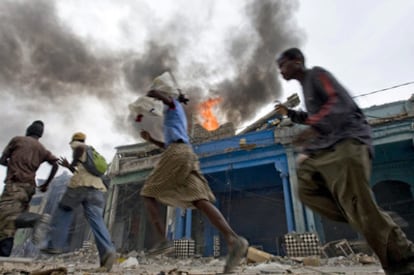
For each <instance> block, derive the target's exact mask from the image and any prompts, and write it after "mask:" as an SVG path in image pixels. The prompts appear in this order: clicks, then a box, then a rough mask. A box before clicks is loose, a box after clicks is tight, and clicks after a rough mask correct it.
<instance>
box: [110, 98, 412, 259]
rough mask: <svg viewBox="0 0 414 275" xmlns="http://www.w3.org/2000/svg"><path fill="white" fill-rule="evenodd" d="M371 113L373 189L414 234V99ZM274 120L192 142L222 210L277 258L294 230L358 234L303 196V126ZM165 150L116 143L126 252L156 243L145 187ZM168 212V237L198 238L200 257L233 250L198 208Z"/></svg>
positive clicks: (329, 235)
mask: <svg viewBox="0 0 414 275" xmlns="http://www.w3.org/2000/svg"><path fill="white" fill-rule="evenodd" d="M364 112H365V114H366V115H367V117H368V119H369V122H370V124H371V125H372V128H373V137H374V145H375V158H374V160H373V170H372V181H371V185H372V188H373V194H374V195H375V198H376V199H377V202H378V204H379V205H380V206H381V207H383V208H384V209H386V210H389V211H394V212H396V213H398V214H400V215H401V216H402V217H403V218H404V219H405V220H407V222H408V224H409V226H408V227H407V228H404V230H405V231H406V233H407V234H408V236H409V237H410V238H411V239H414V230H413V229H412V227H413V225H414V204H413V188H414V187H413V186H414V169H413V168H414V147H413V138H414V99H413V98H410V99H409V100H407V101H398V102H392V103H388V104H384V105H381V106H373V107H370V108H367V109H365V110H364ZM275 119H277V118H276V117H275ZM270 121H271V122H270ZM274 121H275V120H274V119H272V120H270V119H266V121H263V123H271V127H267V126H266V125H262V126H260V127H257V129H259V128H260V129H263V130H258V131H252V132H247V133H243V134H240V135H231V136H228V137H222V138H220V139H218V140H213V141H207V142H200V143H194V144H193V148H194V150H195V152H196V153H197V154H198V156H199V159H200V165H201V168H202V171H203V173H204V175H205V177H206V179H207V180H208V182H209V184H210V187H211V189H212V190H213V192H214V194H215V196H216V199H217V200H216V205H217V207H218V208H219V209H220V211H221V212H222V213H223V215H224V216H225V218H226V219H227V220H228V222H229V223H230V225H231V226H232V227H233V228H234V229H235V230H236V231H237V232H238V233H239V234H241V235H243V236H245V237H246V238H247V239H248V240H249V242H250V244H251V245H253V246H257V247H259V248H261V249H264V250H266V251H268V252H270V253H274V254H277V255H283V254H284V248H283V237H284V235H285V234H286V233H289V232H299V233H300V232H316V233H317V234H318V236H319V238H320V240H321V241H322V242H328V241H332V240H337V239H342V238H347V239H350V240H356V239H359V236H358V234H357V233H356V232H355V231H354V230H352V229H351V228H350V227H349V226H348V225H347V224H340V223H335V222H332V221H329V220H327V219H325V218H323V217H320V216H319V215H317V214H316V213H313V212H312V211H310V210H309V209H307V208H306V207H304V206H303V205H302V203H301V202H300V201H299V200H298V199H297V196H296V195H295V189H296V186H297V178H296V172H295V170H296V164H295V154H296V153H295V151H294V148H293V147H292V145H291V140H292V137H293V136H295V135H296V134H297V133H298V132H299V131H301V130H302V127H301V126H299V125H293V124H291V123H288V122H283V123H279V124H275V122H274ZM263 126H265V127H263ZM161 152H162V151H161V150H160V149H158V148H155V147H154V146H152V145H149V144H146V143H141V144H134V145H126V146H120V147H118V148H117V153H116V155H115V157H114V160H113V163H112V166H111V174H112V176H113V181H112V182H113V184H112V188H111V192H110V194H109V198H108V205H107V209H106V210H107V211H106V219H107V222H108V223H109V228H110V230H111V233H112V236H113V240H114V242H115V244H116V246H117V248H118V249H119V250H120V251H125V252H126V251H131V250H145V249H146V248H149V247H151V246H152V244H153V243H154V242H155V240H154V237H153V236H154V234H153V233H152V228H151V225H150V224H149V222H148V219H147V214H146V211H145V208H144V205H143V202H142V200H141V198H140V196H139V191H140V189H141V187H142V185H143V183H144V181H145V178H146V177H147V176H148V174H149V173H150V171H151V170H152V168H153V167H154V165H155V164H156V162H157V161H158V159H159V157H160V154H161ZM163 213H164V217H165V220H166V224H167V231H168V237H169V238H171V239H174V240H178V239H192V240H194V241H195V246H196V251H195V252H196V253H197V254H200V255H204V256H212V255H214V256H218V255H220V254H221V255H222V254H225V253H226V247H225V245H224V244H223V243H224V242H223V241H222V240H221V238H220V236H219V234H218V232H217V230H215V228H214V227H213V226H212V225H211V224H210V223H209V222H208V221H207V220H206V219H205V218H204V217H203V216H201V215H200V213H198V211H196V210H190V209H175V208H169V207H168V208H167V207H164V208H163Z"/></svg>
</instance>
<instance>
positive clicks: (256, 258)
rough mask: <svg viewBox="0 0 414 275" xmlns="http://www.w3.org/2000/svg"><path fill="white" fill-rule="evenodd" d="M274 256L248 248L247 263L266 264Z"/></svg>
mask: <svg viewBox="0 0 414 275" xmlns="http://www.w3.org/2000/svg"><path fill="white" fill-rule="evenodd" d="M273 257H274V256H273V255H272V254H269V253H267V252H264V251H262V250H259V249H257V248H254V247H249V249H248V250H247V261H248V262H252V263H262V262H267V261H269V260H270V259H272V258H273Z"/></svg>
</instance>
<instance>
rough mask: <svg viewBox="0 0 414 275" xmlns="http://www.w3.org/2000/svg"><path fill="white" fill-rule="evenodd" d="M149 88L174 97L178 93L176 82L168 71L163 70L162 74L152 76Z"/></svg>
mask: <svg viewBox="0 0 414 275" xmlns="http://www.w3.org/2000/svg"><path fill="white" fill-rule="evenodd" d="M150 90H157V91H160V92H163V93H165V94H166V95H167V96H170V97H175V98H176V97H178V96H179V94H180V93H179V91H178V87H177V84H176V83H175V81H174V77H173V76H172V75H171V73H170V72H164V73H163V74H161V75H159V76H157V77H156V78H154V80H153V81H152V84H151V87H150Z"/></svg>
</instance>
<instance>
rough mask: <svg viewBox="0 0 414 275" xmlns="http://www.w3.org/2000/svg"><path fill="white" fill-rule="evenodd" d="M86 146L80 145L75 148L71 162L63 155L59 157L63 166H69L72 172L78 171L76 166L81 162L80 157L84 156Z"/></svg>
mask: <svg viewBox="0 0 414 275" xmlns="http://www.w3.org/2000/svg"><path fill="white" fill-rule="evenodd" d="M84 150H85V148H84V147H83V146H78V147H76V148H75V150H73V160H72V162H71V163H69V161H68V160H67V159H66V158H65V157H61V158H60V159H59V164H60V165H61V166H63V167H66V168H68V169H69V170H70V171H71V172H72V173H74V172H75V171H76V166H77V165H78V163H79V162H80V158H81V157H82V154H83V152H84Z"/></svg>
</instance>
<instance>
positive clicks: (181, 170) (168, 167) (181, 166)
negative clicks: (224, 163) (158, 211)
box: [141, 143, 215, 208]
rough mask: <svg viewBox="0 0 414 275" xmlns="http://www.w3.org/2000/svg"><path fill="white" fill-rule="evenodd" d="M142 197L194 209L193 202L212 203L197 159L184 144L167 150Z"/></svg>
mask: <svg viewBox="0 0 414 275" xmlns="http://www.w3.org/2000/svg"><path fill="white" fill-rule="evenodd" d="M141 196H145V197H152V198H155V199H157V200H158V201H160V202H161V203H164V204H167V205H170V206H175V207H182V208H194V205H193V202H194V201H198V200H208V201H211V202H214V201H215V197H214V194H213V192H212V191H211V189H210V187H209V185H208V182H207V180H206V179H205V178H204V176H203V175H202V174H201V170H200V165H199V161H198V157H197V155H196V154H195V153H194V152H193V149H192V147H191V146H190V145H188V144H184V143H172V144H170V145H169V146H168V148H167V150H166V151H165V152H164V153H163V155H162V156H161V159H160V161H159V162H158V164H157V165H156V167H155V168H154V170H153V171H152V172H151V174H150V175H149V176H148V178H147V180H146V182H145V184H144V186H143V187H142V189H141Z"/></svg>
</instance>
